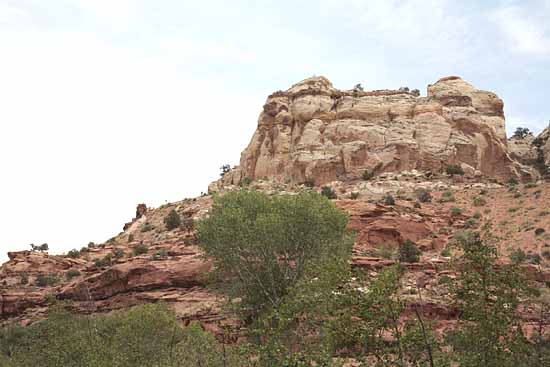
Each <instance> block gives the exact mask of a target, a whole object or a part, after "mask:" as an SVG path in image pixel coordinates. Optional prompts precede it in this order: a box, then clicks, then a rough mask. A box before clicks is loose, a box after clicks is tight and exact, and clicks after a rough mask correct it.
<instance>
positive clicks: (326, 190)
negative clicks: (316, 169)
mask: <svg viewBox="0 0 550 367" xmlns="http://www.w3.org/2000/svg"><path fill="white" fill-rule="evenodd" d="M321 195H323V196H324V197H326V198H328V199H336V193H335V192H334V190H333V189H332V187H330V186H323V187H322V188H321Z"/></svg>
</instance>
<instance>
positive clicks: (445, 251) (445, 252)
mask: <svg viewBox="0 0 550 367" xmlns="http://www.w3.org/2000/svg"><path fill="white" fill-rule="evenodd" d="M440 255H441V256H443V257H450V256H451V249H450V248H448V247H445V248H444V249H443V250H441V253H440Z"/></svg>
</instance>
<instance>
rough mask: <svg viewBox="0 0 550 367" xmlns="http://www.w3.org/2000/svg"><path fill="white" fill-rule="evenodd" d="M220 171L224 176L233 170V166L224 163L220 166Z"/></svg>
mask: <svg viewBox="0 0 550 367" xmlns="http://www.w3.org/2000/svg"><path fill="white" fill-rule="evenodd" d="M220 171H221V172H220V177H223V176H225V174H226V173H228V172H229V171H231V166H230V165H229V164H224V165H222V166H221V167H220Z"/></svg>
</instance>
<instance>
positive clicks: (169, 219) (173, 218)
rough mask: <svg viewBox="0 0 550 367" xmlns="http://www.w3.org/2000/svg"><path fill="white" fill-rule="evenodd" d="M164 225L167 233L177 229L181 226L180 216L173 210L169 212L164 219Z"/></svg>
mask: <svg viewBox="0 0 550 367" xmlns="http://www.w3.org/2000/svg"><path fill="white" fill-rule="evenodd" d="M164 225H165V226H166V229H167V230H169V231H171V230H173V229H175V228H178V227H179V226H180V225H181V218H180V215H179V214H178V212H177V211H176V210H175V209H172V210H170V212H169V213H168V215H167V216H166V217H164Z"/></svg>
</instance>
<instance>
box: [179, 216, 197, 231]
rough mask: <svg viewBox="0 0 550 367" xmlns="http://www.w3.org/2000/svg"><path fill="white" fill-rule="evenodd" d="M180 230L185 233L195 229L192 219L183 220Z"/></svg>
mask: <svg viewBox="0 0 550 367" xmlns="http://www.w3.org/2000/svg"><path fill="white" fill-rule="evenodd" d="M181 228H182V229H183V230H185V231H187V232H191V231H192V230H194V229H195V220H194V219H193V218H183V221H182V222H181Z"/></svg>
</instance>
